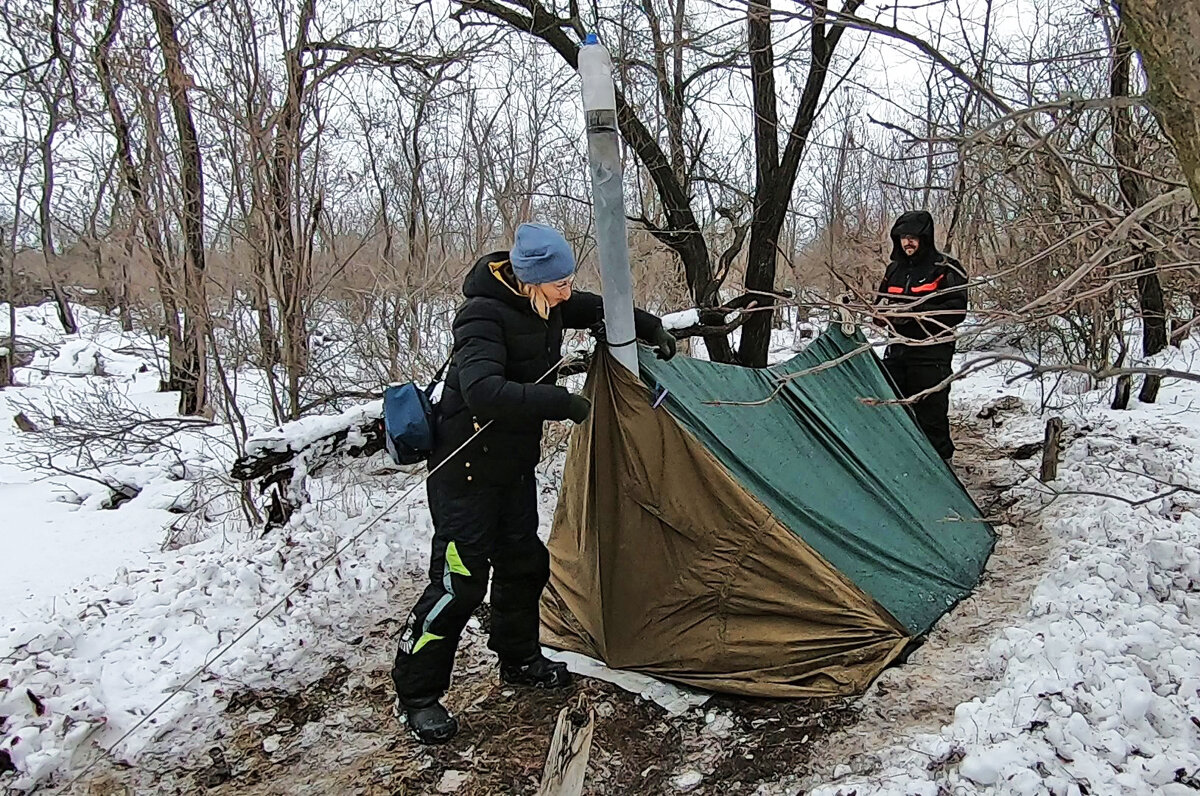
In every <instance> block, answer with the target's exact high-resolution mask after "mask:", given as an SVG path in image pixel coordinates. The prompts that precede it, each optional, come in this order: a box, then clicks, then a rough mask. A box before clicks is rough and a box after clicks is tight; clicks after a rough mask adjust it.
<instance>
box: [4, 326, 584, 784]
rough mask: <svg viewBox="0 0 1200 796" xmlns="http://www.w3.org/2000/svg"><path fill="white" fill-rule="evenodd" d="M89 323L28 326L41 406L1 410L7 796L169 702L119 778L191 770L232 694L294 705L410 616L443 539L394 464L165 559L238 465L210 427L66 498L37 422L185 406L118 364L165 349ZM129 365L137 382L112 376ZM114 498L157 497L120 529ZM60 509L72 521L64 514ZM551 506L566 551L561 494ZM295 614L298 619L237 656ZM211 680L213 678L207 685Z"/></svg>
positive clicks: (316, 484)
mask: <svg viewBox="0 0 1200 796" xmlns="http://www.w3.org/2000/svg"><path fill="white" fill-rule="evenodd" d="M77 312H79V314H80V317H81V320H82V321H83V322H84V323H83V325H84V328H83V330H82V331H81V333H80V335H78V336H77V337H70V338H68V337H65V336H63V335H62V334H61V332H56V331H55V328H56V327H55V324H56V323H57V321H56V320H55V319H54V318H53V315H52V314H51V315H47V314H46V310H45V308H31V309H23V310H21V318H20V320H19V321H18V332H19V334H20V335H22V336H23V337H28V338H31V339H36V340H37V344H38V352H37V354H36V356H35V358H34V361H33V362H32V363H31V364H30V366H29V367H28V368H23V369H21V370H20V372H19V373H18V382H19V383H20V384H22V385H32V386H22V387H18V388H15V389H10V390H4V391H0V446H2V447H0V450H2V451H3V454H2V455H3V458H2V459H0V496H2V497H3V498H4V499H5V503H4V506H5V508H6V509H8V510H10V511H12V512H13V515H14V519H15V520H16V521H15V522H11V523H7V524H4V525H0V544H3V547H4V552H5V555H4V556H2V557H0V597H3V598H5V599H4V601H3V603H0V657H2V658H3V659H4V666H3V668H2V669H0V717H4V718H3V721H2V723H0V771H3V770H4V769H5V768H7V766H5V765H3V764H4V762H5V761H4V759H3V758H4V756H7V758H8V761H9V763H10V764H11V765H12V766H15V767H16V769H17V772H16V775H15V776H14V775H12V774H9V775H0V776H2V777H3V778H0V785H10V784H11V785H12V786H13V787H16V788H19V789H26V788H30V787H34V786H37V785H44V784H47V783H50V784H54V785H62V784H65V783H68V782H70V777H71V776H73V775H75V774H76V773H78V772H79V770H80V768H81V767H82V766H83V765H85V764H86V763H87V761H88V760H89V759H90V756H91V755H92V752H93V750H94V749H95V748H96V747H102V748H107V747H109V746H111V745H112V744H114V743H116V742H117V741H118V739H120V738H121V737H122V736H124V735H125V734H126V733H127V732H129V731H131V730H133V728H134V727H135V726H136V725H137V724H138V723H139V722H140V721H141V720H142V719H143V718H145V717H146V716H147V715H148V714H149V713H150V712H151V711H153V710H154V709H155V708H156V707H158V706H159V705H160V703H162V702H163V701H164V700H165V699H167V698H168V697H171V698H170V700H169V701H168V702H167V703H166V705H165V706H163V707H162V708H161V709H160V710H159V711H158V712H157V713H155V715H154V718H153V719H151V720H150V721H148V722H146V723H145V724H143V725H142V726H141V727H140V728H138V729H137V730H136V731H135V732H133V734H132V735H130V737H128V738H127V739H125V740H124V741H123V742H121V743H120V744H119V745H118V746H117V748H116V749H115V755H116V756H117V757H118V758H121V759H126V760H130V761H133V760H137V759H139V757H141V756H144V755H145V754H147V753H150V752H156V753H158V754H162V753H164V751H165V753H167V754H170V755H177V756H178V757H180V758H184V757H186V756H187V755H188V754H189V753H191V752H192V751H194V750H195V749H197V748H200V747H202V746H203V745H204V744H205V742H206V741H207V739H210V738H211V737H213V735H214V733H216V732H217V731H218V730H219V728H220V726H221V721H222V718H221V715H220V711H221V710H222V708H223V700H224V699H225V698H226V697H228V695H229V694H230V693H232V692H234V691H237V690H238V689H241V688H245V687H264V686H268V685H269V686H273V687H276V688H281V689H294V688H296V687H298V685H299V684H302V683H306V682H310V681H312V680H314V679H317V678H319V677H320V676H321V675H323V674H324V673H325V671H326V670H327V669H328V667H329V666H330V665H331V662H332V659H333V658H335V657H337V656H343V657H344V656H345V654H346V653H347V652H348V650H349V649H350V648H351V647H353V646H354V645H355V644H357V643H358V641H359V640H360V639H361V637H362V636H363V634H364V632H365V631H366V630H369V629H371V628H373V627H374V625H375V624H376V623H377V622H378V621H379V620H380V619H381V618H384V617H392V616H397V615H400V614H401V613H402V612H403V611H405V610H407V609H408V607H409V606H407V605H404V606H399V605H392V604H390V601H389V592H390V591H393V590H394V589H395V587H396V586H397V584H400V583H404V584H409V583H412V582H414V581H415V580H418V579H419V578H420V576H421V573H423V571H424V569H425V568H426V567H427V563H428V540H429V538H430V537H431V535H432V531H431V527H430V522H429V516H428V509H427V507H426V506H425V493H424V490H423V489H421V488H420V484H419V479H418V477H416V476H413V475H403V474H395V473H394V472H391V471H386V470H385V471H383V472H382V473H381V472H379V471H380V467H379V465H380V464H382V458H377V459H375V460H373V461H360V462H355V463H354V464H353V465H351V466H348V467H346V468H330V469H331V471H330V472H329V473H325V474H323V475H322V477H321V478H315V479H309V481H308V483H307V492H308V493H309V494H310V496H311V498H312V500H311V503H310V504H309V505H308V506H307V507H305V508H304V509H303V510H302V511H300V512H298V513H297V514H296V515H295V516H294V517H293V519H292V521H291V523H290V524H289V526H288V527H287V528H284V529H277V530H275V531H272V532H270V533H268V534H266V535H262V533H261V530H259V529H248V528H247V527H246V525H245V523H244V522H237V521H236V519H237V518H236V515H235V516H234V517H233V521H230V519H229V518H228V517H224V518H222V517H219V516H218V517H216V518H214V520H213V522H212V523H210V525H209V526H208V531H209V532H208V533H200V534H198V536H199V538H200V540H199V541H196V542H193V543H190V544H184V545H183V546H181V547H178V548H177V549H172V550H169V551H167V552H162V551H160V548H161V546H162V545H163V543H164V541H166V540H167V538H168V534H169V532H170V529H171V526H172V525H174V524H175V523H176V522H177V521H178V520H179V519H180V516H181V515H179V514H177V513H173V512H172V511H171V510H170V509H172V508H173V507H175V506H176V504H177V503H180V502H182V503H186V504H187V505H188V506H189V507H190V506H194V505H195V499H194V497H193V498H187V497H186V496H181V495H180V494H177V493H179V492H180V491H185V492H186V491H187V490H189V489H194V487H195V486H196V484H195V482H193V481H192V480H191V479H193V478H196V479H204V478H205V477H210V476H213V475H215V474H217V473H219V472H227V471H228V468H229V465H230V464H231V457H232V453H231V449H229V448H228V446H227V445H226V446H225V447H224V448H222V442H223V441H222V440H221V439H220V437H221V434H222V431H221V429H220V427H219V426H217V427H205V428H199V429H196V430H189V431H188V432H187V433H185V434H182V435H180V438H179V440H177V441H176V444H175V446H174V448H173V449H172V450H167V451H161V452H160V451H153V450H151V451H147V452H145V453H143V454H142V455H139V456H137V457H134V458H131V459H130V460H128V461H126V462H123V463H112V462H106V463H103V464H102V465H101V466H100V467H98V468H96V469H94V470H91V471H88V475H89V476H90V477H91V478H95V479H97V480H88V479H85V478H78V477H74V476H66V475H54V476H53V477H49V478H48V477H45V475H44V474H42V473H39V472H37V471H36V470H34V469H32V468H31V467H30V465H29V461H30V459H29V457H30V456H31V455H32V453H33V452H36V451H37V449H38V440H39V437H40V435H38V434H31V433H21V432H19V431H18V430H17V428H16V426H15V425H14V424H13V421H12V415H13V414H14V410H15V409H16V408H17V407H18V406H25V405H31V406H33V407H36V408H37V409H39V410H44V411H46V412H47V413H51V414H52V413H53V411H51V410H52V405H53V406H58V407H60V408H59V409H57V410H55V411H59V412H65V411H66V410H65V409H62V408H61V407H62V406H64V405H65V404H67V403H70V402H72V401H82V400H84V399H85V398H86V396H88V395H95V394H97V393H98V392H99V393H104V394H105V395H107V396H108V397H109V398H110V399H112V400H114V401H118V400H119V402H123V403H119V406H126V407H128V408H129V409H130V410H131V411H137V410H139V409H140V410H145V412H146V413H147V416H154V417H169V416H170V415H171V413H172V411H173V407H174V403H175V400H176V396H174V395H164V394H158V393H155V392H154V390H155V389H157V382H158V374H157V373H156V372H154V368H153V367H152V366H151V364H150V363H148V362H145V361H140V360H139V361H134V360H120V359H119V356H118V355H119V354H120V352H122V351H127V350H130V349H132V348H137V347H139V346H140V347H141V348H142V349H143V350H145V349H153V347H154V345H155V344H154V342H153V341H146V340H141V341H139V342H138V346H135V345H133V344H132V343H131V342H130V341H128V340H124V339H122V338H121V337H120V333H119V331H114V330H113V328H112V324H111V322H110V321H109V320H108V319H106V318H103V316H96V315H95V313H91V312H90V311H88V310H86V309H85V308H77ZM27 329H28V330H29V331H30V332H31V333H29V334H27V332H26V330H27ZM97 355H98V356H99V358H97ZM130 356H132V355H130ZM118 361H119V362H121V363H122V367H121V368H120V370H119V371H118V369H117V368H115V367H104V366H102V367H99V368H98V367H96V364H95V363H97V362H101V363H107V362H118ZM143 365H145V366H146V367H144V368H143ZM97 374H108V375H97ZM247 383H250V380H249V379H242V384H243V385H245V384H247ZM250 395H251V400H253V398H254V395H253V393H250ZM245 408H246V409H247V410H254V409H255V407H254V406H247V407H245ZM377 410H378V404H377V402H374V403H367V404H364V405H363V406H361V407H358V408H356V409H351V410H348V411H347V412H344V413H342V414H341V415H339V416H338V417H337V418H336V419H333V420H330V419H329V418H325V419H322V418H314V419H311V420H307V421H305V422H301V423H298V424H294V425H291V426H289V427H288V430H287V432H286V434H281V433H279V432H277V431H273V430H271V429H264V430H263V432H262V433H261V434H260V435H259V436H258V437H257V438H256V440H255V441H254V443H253V445H251V447H255V446H259V447H271V446H275V445H278V444H280V443H290V444H291V445H292V446H293V447H295V446H296V445H298V444H302V443H303V442H304V441H305V440H307V439H309V438H311V437H313V436H314V435H320V434H322V433H325V432H326V431H328V430H329V428H330V423H333V424H335V425H344V424H345V423H346V422H348V421H347V418H350V419H356V418H360V417H365V416H366V415H369V414H371V413H372V412H377ZM251 414H253V412H252V411H251ZM259 416H261V412H260V413H259ZM560 470H561V456H559V457H558V458H557V460H555V461H550V462H547V463H546V465H545V466H544V467H543V468H542V469H541V471H540V472H539V477H540V478H545V479H547V480H548V481H549V482H550V483H551V484H552V483H557V481H558V479H559V478H560V477H561V473H560ZM181 473H183V474H184V475H186V477H184V475H181ZM101 481H107V482H111V483H120V484H132V485H134V486H136V487H138V488H140V489H141V490H142V491H141V492H140V494H138V495H137V496H136V497H135V498H133V499H132V500H130V501H129V502H127V503H124V504H123V505H121V506H120V507H119V508H117V509H115V510H107V511H106V510H104V509H102V508H101V506H102V505H103V503H104V502H105V500H106V499H107V498H108V497H109V496H110V495H111V490H110V489H109V488H108V487H107V486H106V485H105V484H104V483H101ZM60 493H66V494H69V495H72V498H71V501H70V502H69V503H64V502H60V501H58V500H57V496H58V495H59V494H60ZM541 495H542V503H543V506H542V511H541V513H542V520H543V527H542V532H543V534H547V533H548V531H549V522H550V518H551V515H552V510H553V501H554V490H553V489H550V488H544V489H543V490H542V491H541ZM10 498H11V499H13V501H14V502H13V503H10V502H8V501H9V499H10ZM377 519H378V520H380V521H379V522H377V523H375V521H376V520H377ZM373 523H375V524H373ZM368 526H370V527H369V529H368ZM364 529H367V530H366V533H365V534H364V535H363V536H362V538H361V539H360V540H359V541H358V542H356V543H354V544H352V545H351V546H350V547H348V548H347V549H346V550H345V551H344V554H343V555H341V556H339V557H337V558H335V559H334V560H332V561H331V562H330V563H329V565H328V566H326V567H325V568H323V569H320V571H319V574H317V575H316V576H315V577H311V576H313V573H314V572H317V571H318V568H319V567H320V565H321V564H322V563H323V562H324V561H325V560H326V559H327V558H329V557H330V555H331V553H333V551H335V550H336V549H337V548H339V547H340V546H341V545H343V544H344V543H346V542H347V541H348V540H350V539H351V538H352V537H354V536H355V535H356V534H358V533H359V532H360V531H361V530H364ZM310 578H311V580H310ZM300 584H303V588H301V589H299V590H298V591H297V590H296V587H297V585H300ZM285 597H286V598H287V600H286V603H285V604H284V606H283V607H282V608H281V609H280V610H278V611H277V612H275V613H273V614H271V616H270V618H269V619H267V620H265V621H263V622H262V623H260V624H258V625H257V626H254V627H253V630H252V631H251V632H250V633H249V634H248V635H246V636H245V637H244V638H241V640H240V641H238V642H237V644H236V645H235V646H233V647H232V648H229V650H228V652H227V653H225V652H224V650H225V649H226V648H227V647H228V645H229V644H230V642H232V641H233V640H234V639H236V638H238V637H239V636H241V634H242V633H243V632H244V631H246V630H247V629H249V628H251V627H252V626H253V625H254V623H255V621H256V620H257V619H258V618H259V617H261V616H263V615H264V614H265V613H267V612H268V610H269V609H271V608H272V607H273V606H275V605H277V604H278V603H280V601H281V600H284V598H285ZM218 652H221V653H222V654H221V656H220V657H219V658H217V653H218ZM205 664H209V666H208V671H207V672H206V673H204V674H203V675H202V676H201V677H198V678H196V679H195V680H194V681H192V682H190V683H189V679H190V678H192V677H193V675H195V674H196V673H197V672H198V671H199V670H200V669H201V667H203V666H204V665H205ZM185 684H186V687H184V688H183V689H182V690H181V691H180V690H179V689H180V688H181V686H185ZM177 691H178V693H176V692H177Z"/></svg>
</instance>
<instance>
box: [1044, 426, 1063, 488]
mask: <svg viewBox="0 0 1200 796" xmlns="http://www.w3.org/2000/svg"><path fill="white" fill-rule="evenodd" d="M1062 433H1063V421H1062V418H1061V417H1052V418H1050V419H1049V420H1047V421H1046V441H1045V442H1044V443H1043V444H1042V476H1041V478H1042V483H1049V482H1050V481H1053V480H1054V479H1055V478H1058V453H1059V450H1060V449H1061V447H1062Z"/></svg>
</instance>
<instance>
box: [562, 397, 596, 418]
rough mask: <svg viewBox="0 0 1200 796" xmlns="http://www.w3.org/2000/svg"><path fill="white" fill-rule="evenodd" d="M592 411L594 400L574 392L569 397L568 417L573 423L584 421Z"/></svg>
mask: <svg viewBox="0 0 1200 796" xmlns="http://www.w3.org/2000/svg"><path fill="white" fill-rule="evenodd" d="M591 413H592V402H591V401H589V400H588V399H587V398H584V397H583V396H582V395H575V394H572V395H571V397H570V398H568V399H567V419H568V420H570V421H571V422H572V423H576V424H578V423H582V422H583V421H585V420H587V419H588V415H590V414H591Z"/></svg>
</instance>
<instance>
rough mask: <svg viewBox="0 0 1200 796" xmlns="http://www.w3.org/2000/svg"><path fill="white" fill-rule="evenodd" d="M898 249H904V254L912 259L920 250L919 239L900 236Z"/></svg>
mask: <svg viewBox="0 0 1200 796" xmlns="http://www.w3.org/2000/svg"><path fill="white" fill-rule="evenodd" d="M900 248H901V249H904V253H905V254H907V255H908V256H909V257H912V256H913V255H914V254H916V253H917V250H918V249H920V248H921V239H920V238H914V237H913V236H911V235H901V236H900Z"/></svg>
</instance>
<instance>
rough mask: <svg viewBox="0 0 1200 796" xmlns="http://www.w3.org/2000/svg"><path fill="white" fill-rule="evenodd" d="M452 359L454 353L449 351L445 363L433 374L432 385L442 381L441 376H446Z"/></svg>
mask: <svg viewBox="0 0 1200 796" xmlns="http://www.w3.org/2000/svg"><path fill="white" fill-rule="evenodd" d="M452 359H454V351H453V349H451V351H450V356H448V357H446V361H445V362H443V363H442V366H441V367H440V368H438V370H437V373H435V374H433V383H434V384H436V383H438V382H439V381H441V380H442V376H445V375H446V371H447V370H448V369H449V368H450V361H451V360H452Z"/></svg>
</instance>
